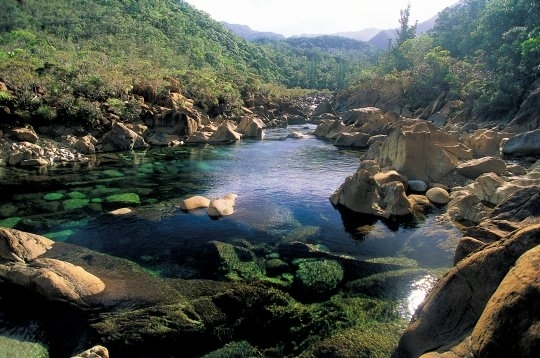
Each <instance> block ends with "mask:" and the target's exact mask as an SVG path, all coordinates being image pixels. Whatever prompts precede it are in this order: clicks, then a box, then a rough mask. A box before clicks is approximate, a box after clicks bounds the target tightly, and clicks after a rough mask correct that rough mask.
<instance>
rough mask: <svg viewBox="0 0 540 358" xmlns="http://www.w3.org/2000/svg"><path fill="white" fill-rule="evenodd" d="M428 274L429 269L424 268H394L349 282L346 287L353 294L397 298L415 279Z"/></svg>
mask: <svg viewBox="0 0 540 358" xmlns="http://www.w3.org/2000/svg"><path fill="white" fill-rule="evenodd" d="M427 274H429V271H428V270H427V269H422V268H407V269H401V270H393V271H387V272H382V273H377V274H374V275H370V276H368V277H364V278H361V279H358V280H354V281H351V282H348V283H347V285H346V287H347V290H348V292H350V293H352V294H357V295H369V296H373V297H380V298H386V299H397V298H399V297H400V296H402V295H404V294H405V293H406V292H407V291H408V289H409V287H410V285H411V283H412V282H413V281H414V280H416V279H418V278H419V277H421V276H424V275H427Z"/></svg>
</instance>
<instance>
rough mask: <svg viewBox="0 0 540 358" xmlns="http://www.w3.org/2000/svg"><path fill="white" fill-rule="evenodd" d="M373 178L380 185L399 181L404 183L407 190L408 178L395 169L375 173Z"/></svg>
mask: <svg viewBox="0 0 540 358" xmlns="http://www.w3.org/2000/svg"><path fill="white" fill-rule="evenodd" d="M373 178H374V179H375V181H376V182H377V184H379V185H383V184H386V183H390V182H393V181H398V182H400V183H401V184H403V187H404V188H405V190H407V178H406V177H405V176H404V175H402V174H400V173H398V172H397V171H395V170H389V171H386V172H379V173H376V174H375V175H373Z"/></svg>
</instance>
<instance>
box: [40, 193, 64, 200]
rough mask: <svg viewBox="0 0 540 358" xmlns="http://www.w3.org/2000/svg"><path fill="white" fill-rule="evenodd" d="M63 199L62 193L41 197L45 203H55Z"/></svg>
mask: <svg viewBox="0 0 540 358" xmlns="http://www.w3.org/2000/svg"><path fill="white" fill-rule="evenodd" d="M63 197H64V194H63V193H47V194H45V195H43V200H45V201H56V200H60V199H62V198H63Z"/></svg>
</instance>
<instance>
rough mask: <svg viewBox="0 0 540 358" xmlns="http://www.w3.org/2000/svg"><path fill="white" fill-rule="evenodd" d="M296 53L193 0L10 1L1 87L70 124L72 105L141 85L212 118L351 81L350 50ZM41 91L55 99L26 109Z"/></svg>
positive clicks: (0, 39) (6, 0)
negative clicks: (258, 100) (235, 27)
mask: <svg viewBox="0 0 540 358" xmlns="http://www.w3.org/2000/svg"><path fill="white" fill-rule="evenodd" d="M286 48H287V51H286V52H283V51H281V50H282V48H280V46H261V45H260V44H253V43H251V42H248V41H246V40H244V39H242V38H240V37H238V36H236V35H234V34H233V33H232V32H230V31H229V30H227V29H226V28H225V27H224V26H223V25H222V24H221V23H219V22H216V21H214V20H212V19H211V18H210V17H209V16H208V15H207V14H206V13H204V12H201V11H199V10H196V9H195V8H193V7H192V6H191V5H189V4H187V3H185V2H183V1H175V0H131V1H130V0H95V1H91V2H90V1H86V0H47V1H42V0H19V1H17V0H3V1H2V2H1V4H0V81H3V82H5V83H6V84H7V85H8V86H11V87H12V88H14V89H15V92H16V94H15V95H16V97H17V100H18V103H19V104H20V105H21V107H22V108H28V109H29V110H30V112H31V113H33V114H36V113H35V112H36V111H37V108H38V107H39V106H41V107H42V109H41V112H42V113H41V115H42V116H44V117H47V116H51V115H52V114H51V113H48V112H51V109H50V108H54V109H55V110H56V113H55V114H58V113H60V114H62V113H63V115H64V117H66V118H65V119H69V118H67V117H70V114H69V113H67V112H69V111H68V110H66V108H65V107H66V104H65V103H64V102H68V103H71V104H73V103H74V102H77V101H78V104H77V105H76V106H75V107H77V108H78V109H81V108H80V107H84V108H83V109H82V112H85V111H86V112H88V111H90V110H91V106H89V105H88V104H87V103H85V101H104V100H106V99H107V98H111V97H113V98H114V97H117V98H118V97H122V96H123V95H124V94H125V93H126V92H127V91H129V89H130V88H132V86H134V85H140V84H144V85H151V86H152V87H153V88H155V89H156V91H157V92H159V91H167V90H168V89H169V88H170V87H171V86H173V87H179V88H180V90H181V91H182V92H183V93H184V94H186V95H187V96H188V97H190V98H193V99H195V101H196V102H197V104H198V105H199V106H201V107H202V108H204V109H205V110H208V111H209V113H211V114H219V113H217V111H218V107H220V106H218V105H220V104H221V105H222V104H226V105H227V106H228V107H239V106H241V105H242V104H243V100H244V99H245V98H248V97H252V96H254V95H257V94H266V93H268V92H269V91H274V92H280V91H284V89H285V87H289V88H292V87H301V88H315V89H323V88H326V89H331V90H332V89H336V88H337V87H341V86H344V85H345V83H346V82H347V79H346V78H345V72H344V68H345V67H347V68H349V67H351V66H349V63H353V60H352V57H351V55H350V53H349V54H345V53H338V52H336V50H335V49H334V50H333V52H332V53H329V52H328V51H326V50H324V49H320V48H310V49H302V50H301V53H299V52H298V51H294V50H292V49H291V47H290V46H289V45H286ZM356 51H357V52H359V51H360V52H362V51H369V48H367V47H365V46H364V47H360V48H358V49H357V50H356ZM349 52H350V51H349ZM371 59H372V60H373V57H371ZM365 60H366V61H367V60H369V58H366V59H365ZM354 63H355V65H354V66H356V64H357V63H358V59H357V58H355V59H354ZM337 64H338V65H337ZM354 66H352V67H354ZM314 78H323V79H325V80H314ZM36 91H42V92H44V93H45V94H46V96H41V97H43V98H44V102H43V101H42V102H43V103H35V104H34V105H31V103H26V104H25V101H26V102H28V101H31V99H32V98H34V97H35V96H33V92H36ZM70 96H71V97H73V98H71V97H70ZM4 97H6V95H4ZM26 97H28V98H26ZM25 98H26V99H25ZM1 101H3V102H4V104H5V103H6V102H7V101H8V99H6V98H4V99H3V100H2V99H0V105H1V104H2V103H1ZM43 106H46V107H43ZM34 107H36V108H34ZM68 107H69V106H68ZM72 107H73V106H72ZM221 107H222V106H221ZM48 108H49V109H48ZM71 117H73V116H71ZM75 117H77V116H76V115H75Z"/></svg>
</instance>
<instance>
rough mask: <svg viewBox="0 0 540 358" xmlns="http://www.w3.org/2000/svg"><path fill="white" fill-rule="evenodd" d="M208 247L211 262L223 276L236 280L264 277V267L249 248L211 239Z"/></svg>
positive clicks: (215, 269)
mask: <svg viewBox="0 0 540 358" xmlns="http://www.w3.org/2000/svg"><path fill="white" fill-rule="evenodd" d="M207 247H208V258H209V260H208V262H209V264H210V265H212V266H214V271H215V272H217V273H219V274H220V275H221V276H222V277H223V278H227V279H229V280H233V281H235V280H240V279H250V278H263V277H264V275H265V272H264V269H263V268H261V265H260V264H259V262H258V261H257V259H256V257H255V255H254V254H253V253H252V252H251V251H250V250H248V249H247V248H244V247H239V246H234V245H232V244H229V243H225V242H221V241H211V242H209V243H208V245H207Z"/></svg>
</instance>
